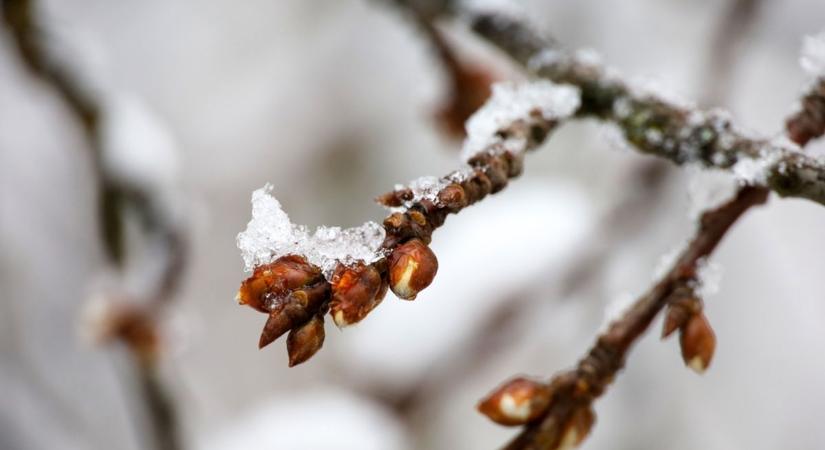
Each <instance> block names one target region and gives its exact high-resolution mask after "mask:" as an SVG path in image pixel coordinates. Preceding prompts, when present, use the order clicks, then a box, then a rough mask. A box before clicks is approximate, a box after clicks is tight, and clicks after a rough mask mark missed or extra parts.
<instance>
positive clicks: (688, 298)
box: [662, 288, 702, 339]
mask: <svg viewBox="0 0 825 450" xmlns="http://www.w3.org/2000/svg"><path fill="white" fill-rule="evenodd" d="M674 294H675V295H676V297H675V300H672V301H671V302H670V303H669V304H668V306H667V310H666V312H665V321H664V323H663V324H662V339H665V338H667V337H668V336H670V335H671V334H673V332H674V331H676V330H678V329H680V328H682V327H683V326H684V325H685V324H686V323H687V321H688V320H689V319H690V318H691V317H692V316H693V315H694V314H697V313H699V312H701V311H702V300H701V299H700V298H699V297H697V296H696V295H695V294H694V293H693V291H692V290H690V289H687V288H686V290H685V291H684V292H676V293H674Z"/></svg>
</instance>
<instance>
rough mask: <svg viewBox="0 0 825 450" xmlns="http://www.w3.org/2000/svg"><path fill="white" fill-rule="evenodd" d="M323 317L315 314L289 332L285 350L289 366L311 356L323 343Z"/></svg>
mask: <svg viewBox="0 0 825 450" xmlns="http://www.w3.org/2000/svg"><path fill="white" fill-rule="evenodd" d="M324 337H325V334H324V318H323V317H321V316H320V315H315V316H313V317H312V319H310V320H309V322H307V323H305V324H304V325H302V326H301V327H299V328H295V329H294V330H292V331H291V332H290V333H289V336H287V339H286V350H287V353H289V367H293V366H296V365H298V364H301V363H302V362H304V361H306V360H308V359H309V358H311V357H312V355H314V354H315V353H316V352H317V351H318V350H320V349H321V346H322V345H324Z"/></svg>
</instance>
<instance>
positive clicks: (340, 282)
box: [329, 263, 386, 327]
mask: <svg viewBox="0 0 825 450" xmlns="http://www.w3.org/2000/svg"><path fill="white" fill-rule="evenodd" d="M382 284H383V280H382V279H381V274H380V273H378V269H376V268H375V267H374V266H372V265H366V264H364V263H358V264H357V265H355V266H352V267H347V266H344V265H343V264H341V265H339V266H338V267H337V268H336V270H335V273H334V274H333V276H332V301H331V302H330V305H329V306H330V315H331V316H332V320H333V321H335V325H337V326H338V327H345V326H347V325H352V324H354V323H358V322H360V321H361V319H363V318H364V317H366V316H367V314H369V312H370V311H372V310H373V308H375V307H376V306H378V304H379V303H381V300H383V299H384V294H386V289H382Z"/></svg>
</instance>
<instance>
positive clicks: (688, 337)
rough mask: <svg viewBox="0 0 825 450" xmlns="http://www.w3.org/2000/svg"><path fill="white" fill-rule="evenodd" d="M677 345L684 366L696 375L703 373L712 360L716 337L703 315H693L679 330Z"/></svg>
mask: <svg viewBox="0 0 825 450" xmlns="http://www.w3.org/2000/svg"><path fill="white" fill-rule="evenodd" d="M679 343H680V344H681V347H682V359H684V361H685V364H686V365H687V366H688V367H690V368H691V369H693V370H694V371H695V372H697V373H700V374H701V373H704V371H705V370H706V369H707V368H708V366H709V365H710V361H711V359H713V351H714V350H715V349H716V336H715V335H714V334H713V329H712V328H711V327H710V323H708V319H707V317H705V315H704V314H703V313H701V312H700V313H697V314H694V315H692V316H691V317H690V319H688V321H687V323H686V324H685V325H684V326H683V327H682V329H681V335H680V336H679Z"/></svg>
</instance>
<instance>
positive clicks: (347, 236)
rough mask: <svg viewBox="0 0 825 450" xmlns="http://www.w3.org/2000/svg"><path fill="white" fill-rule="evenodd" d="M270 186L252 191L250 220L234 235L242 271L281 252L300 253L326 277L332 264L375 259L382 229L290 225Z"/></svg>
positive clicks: (369, 225) (376, 226) (370, 224)
mask: <svg viewBox="0 0 825 450" xmlns="http://www.w3.org/2000/svg"><path fill="white" fill-rule="evenodd" d="M271 192H272V185H271V184H267V185H266V186H264V187H263V188H261V189H258V190H256V191H255V192H253V193H252V220H250V221H249V224H248V225H247V226H246V231H243V232H241V233H239V234H238V239H237V244H238V248H239V249H240V250H241V256H242V257H243V260H244V264H245V268H246V271H247V272H249V271H252V269H254V268H255V267H256V266H259V265H261V264H266V263H269V262H272V261H274V260H275V259H277V258H279V257H281V256H284V255H290V254H293V255H303V256H304V257H306V258H307V260H308V261H309V262H310V263H312V264H315V265H316V266H319V267H320V268H321V270H322V271H323V272H324V276H326V277H327V279H329V278H330V277H331V276H332V272H333V270H334V269H335V266H336V265H337V264H338V263H339V262H341V263H343V264H354V263H355V262H357V261H364V262H366V263H371V262H373V261H375V260H377V259H379V258H380V257H381V256H382V254H381V253H380V252H379V249H380V248H381V244H382V243H383V242H384V237H385V232H384V228H383V227H382V226H381V225H379V224H377V223H375V222H367V223H365V224H363V225H361V226H360V227H354V228H346V229H342V228H340V227H323V226H322V227H318V228H317V229H316V230H315V232H314V233H312V234H310V232H309V230H308V229H307V227H305V226H303V225H296V224H293V223H292V222H291V221H290V220H289V216H288V215H287V214H286V212H285V211H284V210H283V209H282V208H281V204H280V202H278V200H277V199H276V198H275V197H274V196H272V194H271Z"/></svg>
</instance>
